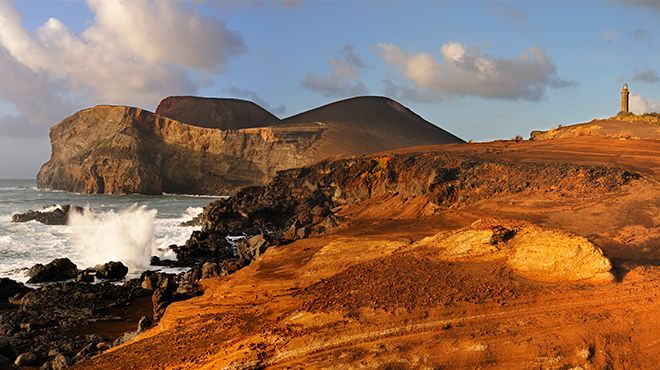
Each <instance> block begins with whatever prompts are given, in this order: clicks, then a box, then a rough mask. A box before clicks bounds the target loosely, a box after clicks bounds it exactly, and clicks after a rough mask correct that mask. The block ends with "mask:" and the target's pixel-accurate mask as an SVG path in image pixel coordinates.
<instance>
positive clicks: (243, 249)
mask: <svg viewBox="0 0 660 370" xmlns="http://www.w3.org/2000/svg"><path fill="white" fill-rule="evenodd" d="M268 244H269V243H268V240H267V239H266V237H265V236H264V235H263V234H259V235H255V236H253V237H251V238H250V239H247V240H242V241H240V242H239V243H238V245H237V246H236V252H237V254H238V257H239V258H241V259H244V260H248V261H253V260H255V259H256V258H257V257H259V256H261V255H262V254H264V252H266V249H267V248H268Z"/></svg>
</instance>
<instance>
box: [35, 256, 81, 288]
mask: <svg viewBox="0 0 660 370" xmlns="http://www.w3.org/2000/svg"><path fill="white" fill-rule="evenodd" d="M27 275H28V276H29V277H30V279H29V280H28V284H36V283H46V282H53V281H62V280H68V279H74V278H75V277H76V276H77V275H78V267H77V266H76V265H75V264H74V263H73V262H71V260H69V259H68V258H56V259H54V260H52V261H51V262H49V263H47V264H46V265H42V264H40V263H38V264H36V265H34V266H32V267H31V268H30V269H29V270H28V272H27Z"/></svg>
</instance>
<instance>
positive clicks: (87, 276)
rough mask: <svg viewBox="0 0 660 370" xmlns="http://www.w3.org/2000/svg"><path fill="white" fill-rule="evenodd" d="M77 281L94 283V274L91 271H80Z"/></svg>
mask: <svg viewBox="0 0 660 370" xmlns="http://www.w3.org/2000/svg"><path fill="white" fill-rule="evenodd" d="M76 282H77V283H93V282H94V275H93V274H91V273H89V272H88V271H80V272H79V273H78V275H77V276H76Z"/></svg>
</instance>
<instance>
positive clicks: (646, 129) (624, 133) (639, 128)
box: [530, 114, 660, 140]
mask: <svg viewBox="0 0 660 370" xmlns="http://www.w3.org/2000/svg"><path fill="white" fill-rule="evenodd" d="M584 136H596V137H609V138H615V139H620V140H660V118H659V117H658V116H656V115H647V116H636V115H634V114H630V115H620V116H614V117H612V118H608V119H594V120H592V121H591V122H587V123H579V124H576V125H566V126H562V125H559V126H557V127H555V128H553V129H550V130H548V131H532V133H531V134H530V139H531V140H550V139H565V138H573V137H584Z"/></svg>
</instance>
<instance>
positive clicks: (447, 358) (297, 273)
mask: <svg viewBox="0 0 660 370" xmlns="http://www.w3.org/2000/svg"><path fill="white" fill-rule="evenodd" d="M419 151H423V152H441V153H445V154H446V153H456V154H461V155H472V156H474V157H475V158H490V159H494V158H496V159H499V160H504V161H511V162H535V163H536V162H543V163H547V162H551V163H576V164H590V165H604V166H608V167H613V168H623V169H625V170H628V171H630V172H635V173H637V174H639V175H640V177H639V178H638V179H636V180H633V181H631V182H630V183H628V184H626V185H623V186H620V187H616V188H612V189H613V190H611V191H602V192H594V193H593V194H592V193H580V194H578V193H571V192H570V191H567V190H557V191H554V190H553V188H552V187H551V186H550V187H549V188H548V189H546V190H543V191H541V192H532V193H529V192H528V193H525V192H522V193H516V192H512V193H504V194H502V195H499V196H497V197H494V198H492V197H491V198H484V199H483V200H480V201H478V202H475V203H470V204H467V205H465V206H460V207H457V208H446V209H441V208H434V209H430V208H429V207H425V206H423V204H422V203H420V202H423V200H421V198H420V199H415V198H409V199H404V198H402V197H398V196H396V195H395V196H392V197H389V198H378V199H376V198H372V199H370V200H368V201H365V202H363V203H360V204H356V205H352V206H346V207H345V208H344V209H342V210H341V215H342V216H343V217H344V222H343V224H342V226H341V227H340V228H338V229H336V230H334V231H331V232H329V233H327V234H325V235H323V236H319V237H314V238H308V239H302V240H298V241H296V242H294V243H292V244H289V245H286V246H283V247H277V248H271V249H269V250H268V251H267V252H266V254H265V255H264V256H263V257H261V258H260V259H258V260H257V261H255V262H254V263H253V264H252V265H250V266H248V267H246V268H244V269H242V270H240V271H238V272H237V273H235V274H233V275H230V276H227V277H223V278H214V279H208V280H204V281H203V286H204V289H205V293H204V295H203V296H200V297H198V298H194V299H191V300H188V301H183V302H178V303H174V304H172V305H171V306H169V307H168V309H167V312H166V314H165V317H164V318H163V320H162V321H161V322H160V323H159V325H158V326H157V327H155V328H153V329H151V330H149V331H147V332H146V333H144V334H142V335H140V336H138V337H137V338H136V339H135V340H134V341H131V342H129V343H126V344H124V345H122V346H119V347H116V348H113V349H111V350H110V351H108V352H106V353H103V354H102V355H100V356H97V357H95V358H93V359H92V360H90V361H89V362H86V363H84V367H85V368H98V369H110V368H112V369H116V368H126V369H147V368H153V369H162V368H176V369H180V368H190V369H193V368H194V369H197V368H206V369H219V368H243V369H249V368H262V367H272V368H339V367H345V368H356V367H362V368H381V369H398V368H420V367H432V368H506V369H527V368H551V369H555V368H556V369H567V368H578V367H579V368H583V369H602V368H631V369H632V368H634V369H651V368H657V366H658V365H657V364H658V363H660V331H658V327H660V249H659V248H658V245H659V244H660V196H659V195H660V183H659V180H660V142H659V141H652V140H648V141H644V140H635V141H632V140H617V139H607V138H589V139H585V138H575V139H561V140H549V141H539V142H535V141H534V142H509V141H507V142H493V143H485V144H464V145H443V146H430V147H418V148H412V149H405V150H399V151H397V152H398V153H403V152H409V153H410V152H419ZM534 175H535V174H534V173H530V174H529V176H530V177H532V176H534ZM484 176H490V177H495V176H497V174H496V173H490V174H484ZM585 194H586V195H585ZM420 205H422V206H420ZM484 219H488V220H493V219H496V220H506V221H502V222H504V223H506V224H507V225H509V224H512V225H513V224H521V225H522V224H534V225H538V227H540V228H548V229H552V230H556V232H564V233H567V234H566V235H573V236H574V237H575V238H577V236H583V237H586V238H587V239H588V241H589V242H591V243H594V244H595V245H597V246H599V247H600V248H601V249H602V251H603V254H604V256H605V257H607V258H608V259H609V260H611V261H612V265H613V266H614V270H613V273H614V275H615V277H616V279H615V280H614V281H610V282H601V283H597V284H596V283H590V282H586V281H583V282H568V281H560V280H555V281H539V280H534V279H530V278H525V277H522V276H521V275H520V274H518V273H517V272H516V271H514V269H513V268H512V267H511V265H510V264H509V263H507V262H505V259H502V258H499V257H498V258H495V257H493V258H490V257H489V258H485V257H484V258H476V259H465V258H456V259H450V258H447V257H446V253H445V254H443V253H444V252H443V250H441V249H439V248H434V247H432V246H431V247H429V246H428V243H427V244H424V243H423V242H420V241H422V240H423V239H424V238H427V237H430V236H433V235H436V234H437V233H440V232H454V231H456V230H459V229H460V230H469V229H464V228H466V227H469V226H470V225H472V224H473V223H474V222H475V221H476V220H484ZM424 240H428V239H424ZM580 240H583V239H580ZM420 243H421V244H420ZM539 243H540V244H539V246H540V248H543V245H544V243H543V240H542V239H541V240H540V242H539ZM584 243H587V242H586V241H585V242H584ZM578 267H579V266H578Z"/></svg>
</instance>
